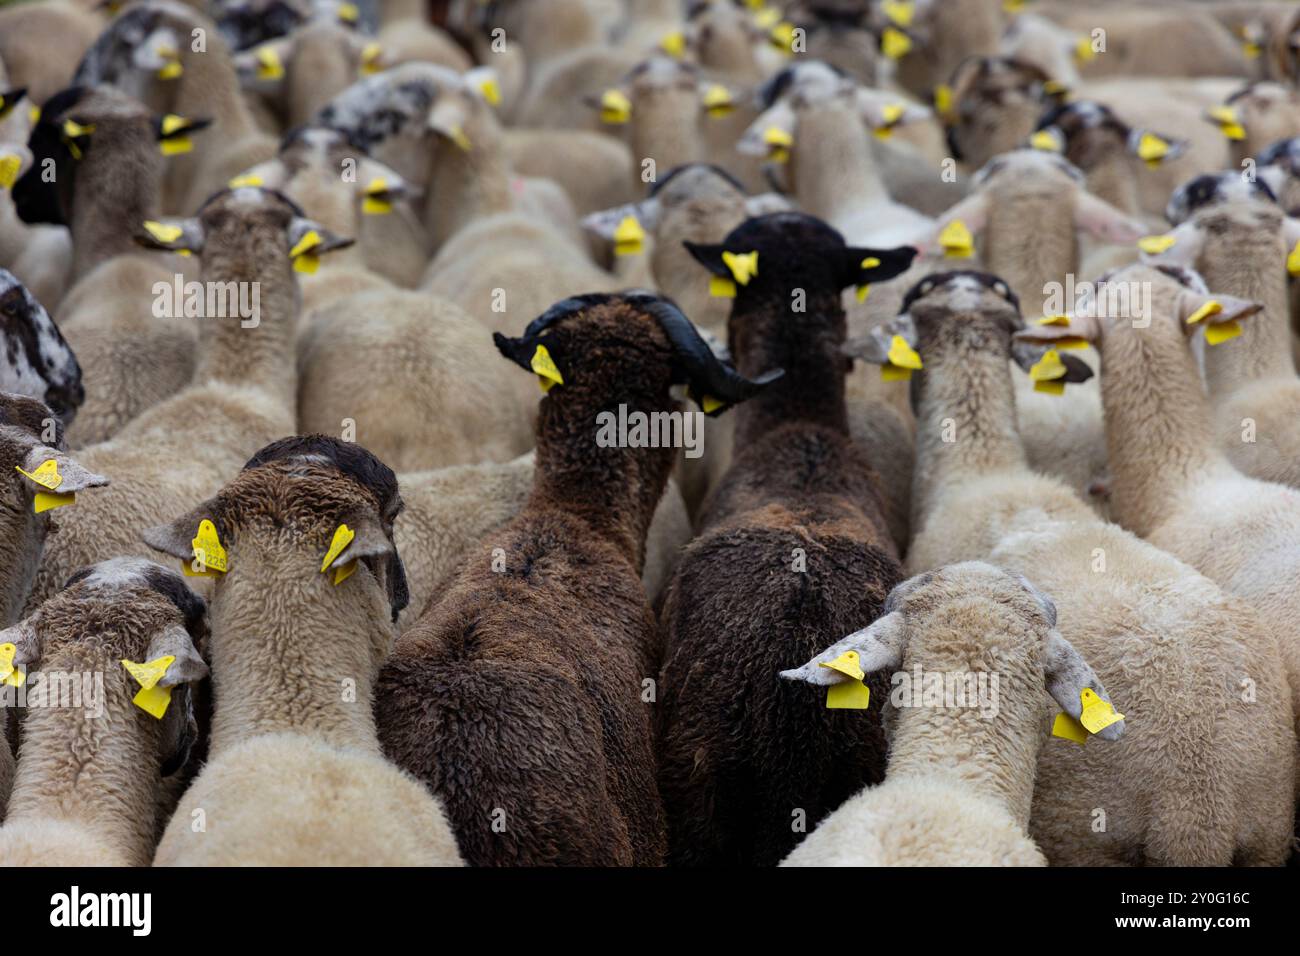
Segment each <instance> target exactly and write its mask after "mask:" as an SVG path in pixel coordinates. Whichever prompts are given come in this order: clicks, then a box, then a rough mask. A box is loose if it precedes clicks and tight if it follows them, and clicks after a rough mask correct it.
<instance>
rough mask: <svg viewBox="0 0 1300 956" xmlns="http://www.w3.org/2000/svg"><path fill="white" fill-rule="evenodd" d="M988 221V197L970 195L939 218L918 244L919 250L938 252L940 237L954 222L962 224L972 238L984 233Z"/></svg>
mask: <svg viewBox="0 0 1300 956" xmlns="http://www.w3.org/2000/svg"><path fill="white" fill-rule="evenodd" d="M988 220H989V199H988V196H987V195H986V194H985V193H983V192H976V193H972V194H971V195H969V196H967V197H966V198H965V199H963V200H962V201H961V202H959V203H957V205H955V206H953V207H951V208H950V209H949V210H948V211H947V212H946V213H944V214H943V216H941V217H940V219H939V222H938V223H937V224H936V225H935V227H934V229H933V230H932V231H931V233H930V234H929V235H928V236H927V237H926V238H925V239H924V240H923V241H922V242H921V243H919V244H918V245H919V249H920V251H921V253H923V254H930V253H935V252H938V251H939V250H940V248H941V244H940V236H942V235H943V233H944V230H946V229H947V228H948V227H949V226H951V225H952V224H953V223H954V222H960V223H962V225H964V226H965V227H966V229H967V230H968V231H969V232H970V234H971V236H972V238H973V237H976V236H978V235H979V234H980V233H981V232H983V231H984V227H985V226H986V225H987V224H988Z"/></svg>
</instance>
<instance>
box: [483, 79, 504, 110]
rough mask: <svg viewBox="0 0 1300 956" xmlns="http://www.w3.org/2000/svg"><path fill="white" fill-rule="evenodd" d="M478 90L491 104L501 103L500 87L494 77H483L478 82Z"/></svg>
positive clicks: (497, 104)
mask: <svg viewBox="0 0 1300 956" xmlns="http://www.w3.org/2000/svg"><path fill="white" fill-rule="evenodd" d="M478 91H479V92H480V93H482V94H483V99H485V100H487V102H488V103H489V104H490V105H492V106H500V105H501V87H500V86H498V85H497V81H496V78H495V77H492V76H489V77H485V78H484V79H483V80H482V81H480V82H479V85H478Z"/></svg>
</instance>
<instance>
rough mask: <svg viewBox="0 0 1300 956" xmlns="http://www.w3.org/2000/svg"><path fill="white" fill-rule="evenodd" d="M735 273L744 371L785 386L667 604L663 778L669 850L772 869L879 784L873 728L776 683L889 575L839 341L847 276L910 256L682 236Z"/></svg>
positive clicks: (748, 229)
mask: <svg viewBox="0 0 1300 956" xmlns="http://www.w3.org/2000/svg"><path fill="white" fill-rule="evenodd" d="M691 251H692V253H693V254H694V255H695V257H696V259H697V260H699V262H700V263H701V264H702V265H703V266H704V267H705V269H706V270H707V272H708V273H710V274H711V275H712V276H713V279H714V282H715V283H717V282H722V283H731V285H732V287H734V289H735V295H736V297H735V303H734V305H733V308H732V313H731V318H730V320H729V338H730V347H731V353H732V354H733V355H734V356H735V357H736V362H737V368H738V369H739V370H740V372H741V373H742V374H745V375H755V374H758V373H759V372H760V371H761V370H764V369H767V368H771V367H774V366H778V367H781V368H784V369H785V375H784V376H783V378H782V379H780V380H778V381H776V382H774V383H773V384H772V385H771V386H770V387H769V388H767V389H766V390H765V391H764V392H763V393H762V394H761V395H759V396H757V397H756V398H754V399H753V400H752V401H750V402H748V403H747V404H746V405H744V406H742V407H741V408H740V409H739V410H738V413H737V420H736V440H735V449H736V452H735V458H734V460H733V462H732V466H731V468H730V470H729V471H728V472H727V473H726V475H725V476H724V477H723V478H722V481H721V483H720V484H719V485H718V487H717V488H716V489H715V491H714V492H713V494H712V495H711V497H710V499H709V500H708V502H706V505H705V511H704V513H703V515H702V517H701V526H702V528H703V529H704V530H703V533H702V534H701V536H700V537H699V538H697V539H696V540H695V541H694V542H693V543H692V544H691V545H690V546H689V547H688V548H687V549H686V552H685V554H684V556H683V558H682V563H681V566H680V567H679V568H678V571H677V573H676V575H675V577H674V579H673V583H672V585H671V587H670V590H669V593H668V595H667V597H666V598H665V601H664V606H663V608H662V611H661V620H662V630H663V633H664V653H665V662H664V667H663V671H662V675H661V678H660V684H661V687H662V694H663V700H662V703H661V704H660V705H659V708H658V710H657V715H658V719H659V726H660V736H661V751H662V755H661V765H660V788H661V790H662V791H663V794H664V803H665V809H666V811H667V814H668V825H669V841H670V844H669V845H670V859H671V860H672V861H673V862H676V863H683V864H737V863H748V864H760V865H773V864H775V863H777V862H778V861H779V860H780V859H781V858H782V857H784V856H785V854H786V853H788V852H789V850H790V848H791V847H792V846H793V845H794V843H795V842H797V840H798V838H799V831H797V830H796V829H795V828H794V827H793V826H792V821H794V820H796V819H798V815H799V814H804V815H806V818H807V821H808V822H809V823H811V822H814V821H816V820H818V819H820V818H821V817H822V816H824V815H825V814H826V813H828V812H829V811H830V810H831V809H833V808H834V807H835V806H837V805H838V804H839V803H840V802H841V801H842V800H844V799H845V798H847V797H848V796H849V795H850V794H851V793H853V792H854V791H856V790H857V789H859V788H860V787H862V786H863V785H864V784H866V783H868V782H872V781H876V780H879V779H880V775H881V773H882V771H883V766H884V745H883V741H882V739H881V735H880V725H879V722H878V721H877V720H875V719H874V718H865V719H864V716H863V715H862V714H857V713H850V712H840V711H828V710H826V709H824V708H823V707H822V706H821V705H820V703H814V702H810V701H808V700H807V699H806V698H801V695H799V694H798V693H797V692H796V691H795V689H794V688H791V687H790V686H789V685H783V684H781V683H780V682H779V681H778V680H777V679H776V673H777V671H779V670H781V669H784V668H787V667H791V666H793V665H795V664H797V663H799V662H800V661H803V660H807V658H808V657H809V656H810V655H811V654H813V653H815V652H816V651H817V650H818V649H819V648H820V647H822V646H824V645H825V642H826V635H827V633H832V634H834V633H841V632H847V631H849V630H851V629H852V628H854V627H856V626H859V625H860V624H861V623H862V622H864V621H868V620H870V619H871V618H872V617H874V616H875V614H876V613H877V612H878V611H879V608H880V604H881V602H882V601H883V600H884V598H885V595H886V594H887V593H888V592H889V589H890V588H891V587H893V586H894V584H895V583H897V581H898V578H899V576H900V569H899V566H898V555H897V552H896V550H895V548H894V544H893V542H892V540H891V539H890V535H889V530H888V525H887V523H886V518H885V513H886V507H887V505H886V503H885V502H884V500H883V496H882V493H881V489H880V483H879V478H878V477H877V474H876V472H875V469H874V468H873V465H872V462H873V460H874V459H875V458H876V457H877V456H879V455H886V454H890V453H891V450H890V449H883V448H871V449H864V448H862V447H860V446H858V445H857V444H855V443H854V442H853V441H852V439H851V438H850V435H849V425H848V416H847V412H846V408H845V401H844V378H845V374H846V372H847V370H848V364H849V363H848V362H847V361H846V359H845V358H844V355H843V354H842V353H841V352H840V347H841V345H842V344H843V342H844V338H845V334H846V333H845V328H846V319H845V314H844V310H843V307H842V306H841V304H840V296H841V292H842V291H843V289H844V288H845V287H846V286H852V285H857V284H862V283H866V282H871V281H877V280H879V281H883V280H886V279H888V278H891V277H892V276H894V275H897V274H898V273H900V272H902V271H903V270H905V269H906V268H907V267H908V265H909V263H910V262H911V260H912V257H913V255H914V253H915V250H913V249H911V248H906V247H905V248H901V249H888V250H873V249H865V248H857V247H853V246H850V245H848V244H847V243H845V241H844V239H843V237H842V236H840V235H839V234H838V233H837V232H835V230H833V229H831V228H830V227H829V226H827V225H826V224H825V223H823V222H821V221H819V220H817V219H814V218H812V217H810V216H805V215H803V214H801V213H777V214H774V215H770V216H762V217H759V218H757V219H751V220H749V221H747V222H745V223H743V224H742V225H740V226H739V227H737V228H736V229H734V230H733V231H732V232H731V233H730V234H729V235H728V236H727V237H726V239H725V240H724V241H723V242H722V243H721V244H719V245H709V246H692V247H691Z"/></svg>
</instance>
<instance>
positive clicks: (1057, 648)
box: [1043, 628, 1124, 740]
mask: <svg viewBox="0 0 1300 956" xmlns="http://www.w3.org/2000/svg"><path fill="white" fill-rule="evenodd" d="M1043 676H1044V677H1045V678H1046V680H1047V692H1048V693H1049V694H1051V695H1052V699H1053V700H1055V701H1056V702H1057V703H1058V704H1060V705H1061V709H1062V710H1064V711H1065V712H1066V713H1067V714H1069V715H1070V716H1071V717H1073V718H1074V719H1075V720H1078V719H1079V715H1080V714H1082V713H1083V701H1082V695H1083V691H1084V689H1085V688H1086V689H1088V690H1091V691H1092V692H1093V693H1094V694H1096V695H1097V696H1098V697H1100V698H1101V699H1102V700H1103V701H1105V702H1106V703H1108V704H1110V703H1111V699H1110V695H1109V694H1107V693H1106V688H1105V687H1103V686H1102V684H1101V681H1100V680H1099V679H1098V678H1097V674H1096V672H1095V671H1094V670H1093V669H1092V668H1091V667H1090V666H1089V665H1088V662H1087V661H1085V660H1084V659H1083V655H1081V654H1080V653H1079V652H1078V651H1076V650H1075V649H1074V645H1072V644H1071V643H1070V642H1069V641H1067V640H1066V639H1065V638H1064V637H1062V636H1061V632H1060V631H1058V630H1056V629H1055V628H1053V629H1052V630H1051V631H1050V632H1049V633H1048V635H1047V641H1046V645H1045V646H1044V648H1043ZM1112 706H1113V705H1112ZM1123 734H1124V721H1123V720H1120V721H1118V722H1116V723H1113V724H1111V725H1110V726H1109V727H1105V728H1103V729H1102V730H1100V731H1099V732H1098V733H1097V734H1096V735H1095V736H1097V737H1100V738H1101V739H1102V740H1118V739H1119V738H1120V737H1121V736H1123Z"/></svg>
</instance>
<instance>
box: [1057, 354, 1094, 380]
mask: <svg viewBox="0 0 1300 956" xmlns="http://www.w3.org/2000/svg"><path fill="white" fill-rule="evenodd" d="M1057 354H1058V355H1059V356H1060V357H1061V364H1062V365H1064V366H1065V378H1064V380H1063V381H1065V383H1066V384H1067V385H1078V384H1079V383H1080V382H1086V381H1088V379H1090V378H1092V375H1093V372H1092V367H1091V366H1090V365H1088V363H1087V362H1085V361H1084V360H1083V359H1081V358H1079V357H1078V356H1077V355H1071V354H1070V353H1069V352H1058V353H1057Z"/></svg>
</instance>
